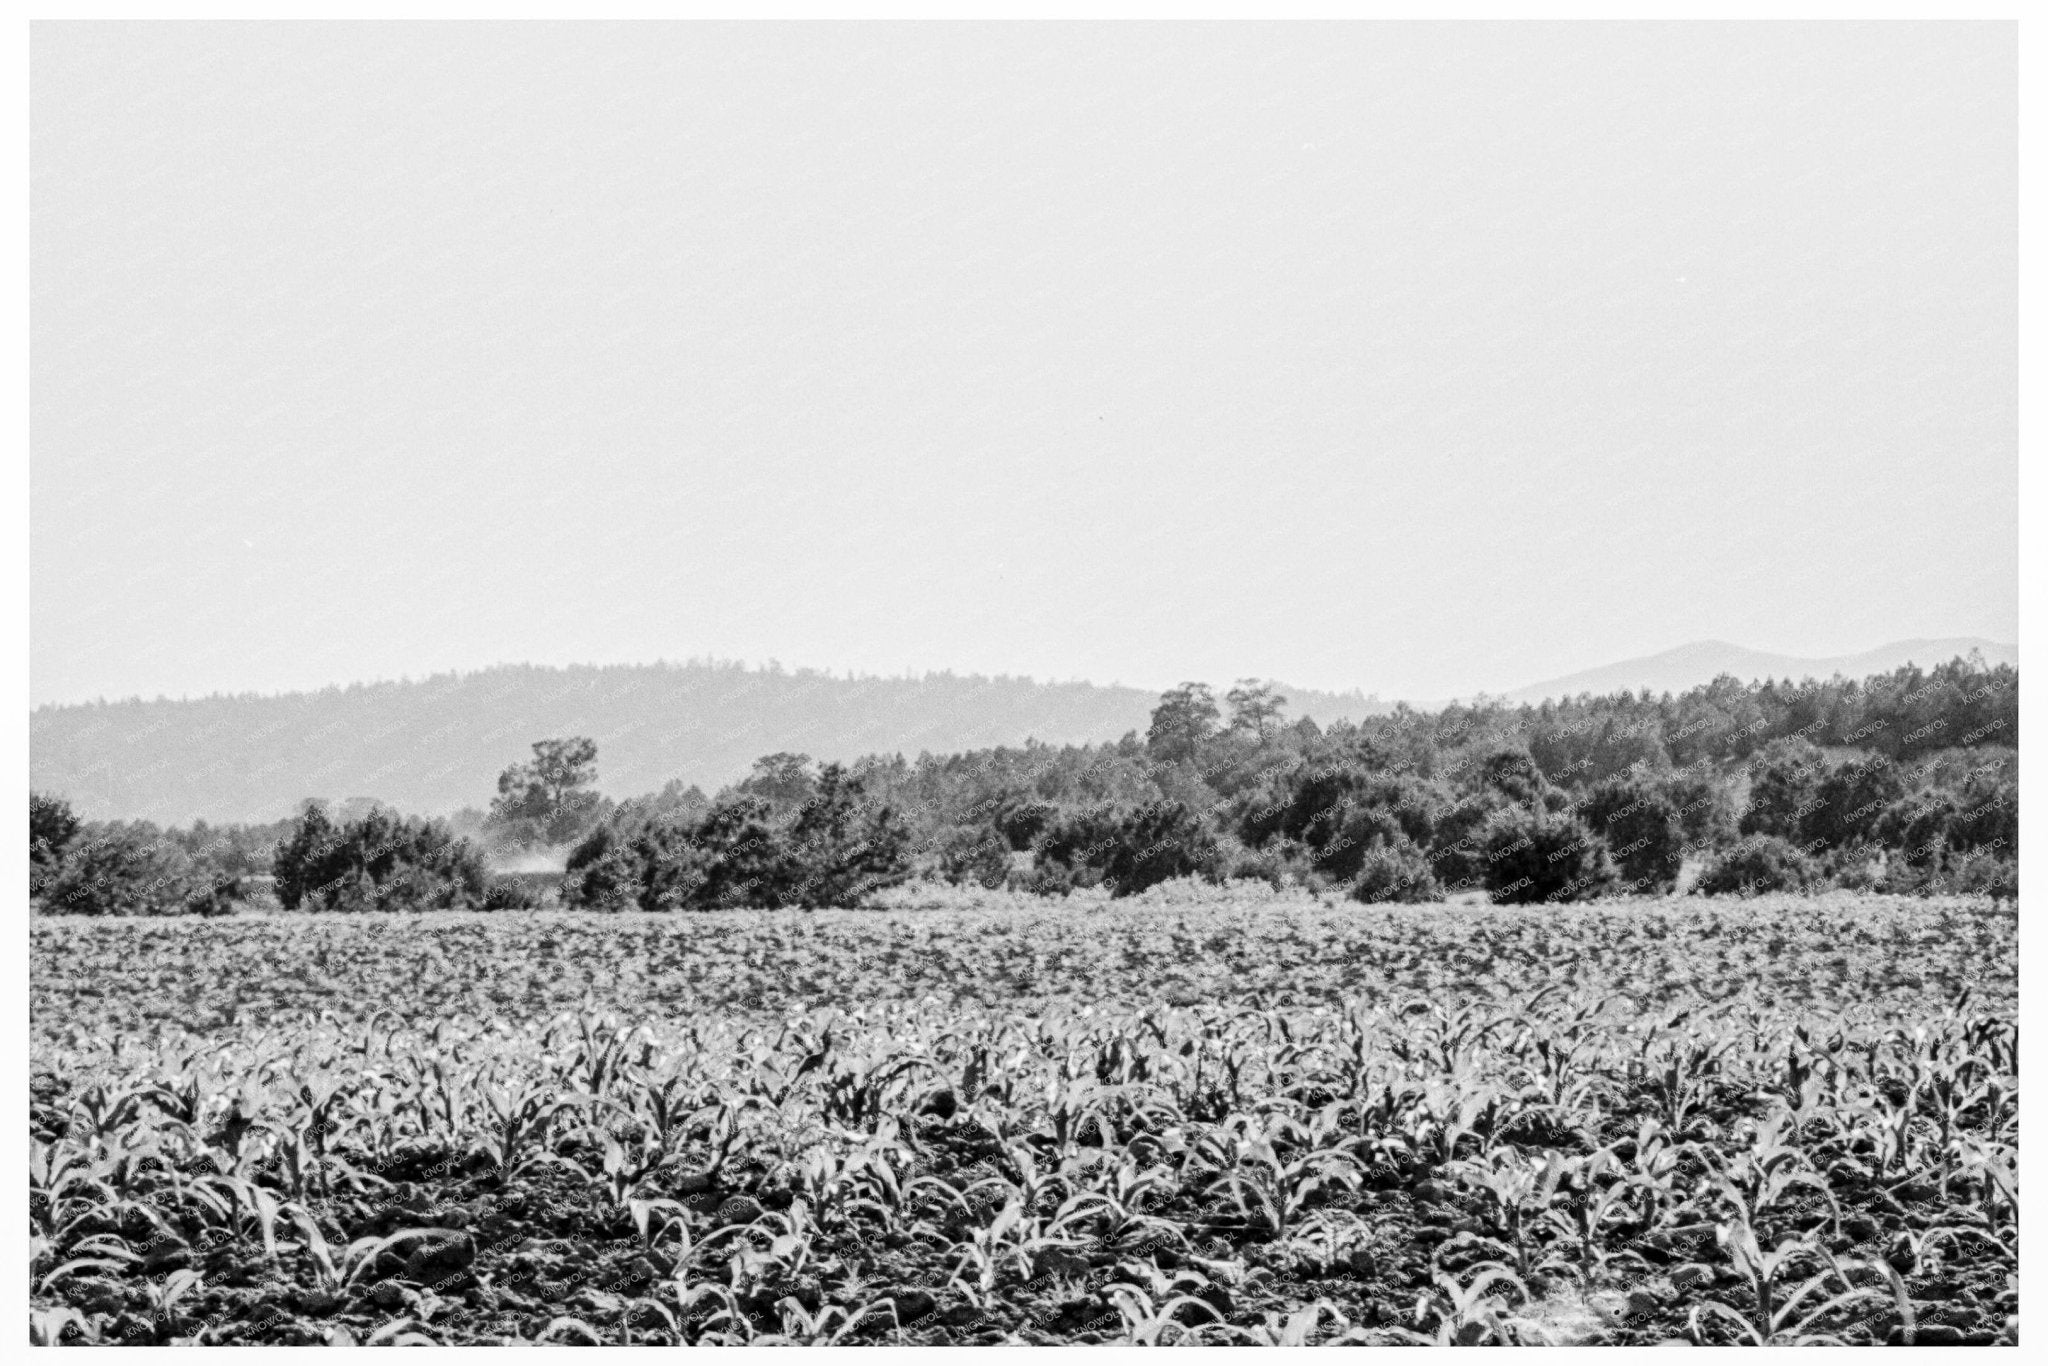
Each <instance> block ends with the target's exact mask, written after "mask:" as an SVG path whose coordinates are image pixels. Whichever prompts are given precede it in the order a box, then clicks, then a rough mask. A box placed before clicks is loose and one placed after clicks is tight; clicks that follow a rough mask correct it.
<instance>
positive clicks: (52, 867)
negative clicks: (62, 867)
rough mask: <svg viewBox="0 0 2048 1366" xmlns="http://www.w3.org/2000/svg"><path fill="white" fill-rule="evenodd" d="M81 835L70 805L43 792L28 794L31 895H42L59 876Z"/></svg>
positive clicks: (29, 884)
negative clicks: (66, 854) (72, 846)
mask: <svg viewBox="0 0 2048 1366" xmlns="http://www.w3.org/2000/svg"><path fill="white" fill-rule="evenodd" d="M77 835H78V817H77V816H76V815H75V814H74V813H73V812H72V810H71V803H69V802H67V801H65V800H64V799H63V798H62V797H52V796H46V795H44V794H43V793H41V792H31V793H29V794H28V891H29V895H30V896H39V895H41V894H42V889H43V884H44V883H45V882H47V881H48V880H49V879H50V878H51V877H52V876H54V875H55V874H56V871H57V867H58V865H59V864H61V863H62V862H63V861H64V851H65V849H66V848H68V847H69V846H70V844H71V841H72V840H73V839H74V838H76V837H77Z"/></svg>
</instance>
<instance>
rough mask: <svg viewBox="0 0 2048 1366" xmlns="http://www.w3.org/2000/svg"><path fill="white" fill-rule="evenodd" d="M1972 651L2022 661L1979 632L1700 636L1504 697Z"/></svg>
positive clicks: (1888, 667) (1816, 673) (1861, 668)
mask: <svg viewBox="0 0 2048 1366" xmlns="http://www.w3.org/2000/svg"><path fill="white" fill-rule="evenodd" d="M1972 650H1978V651H1981V652H1982V653H1983V655H1984V662H1985V663H1986V664H1993V665H1996V664H2011V665H2014V666H2017V665H2018V664H2019V662H2020V652H2019V647H2018V646H2017V645H2004V644H2000V643H1999V642H1997V641H1994V640H1983V639H1980V638H1977V637H1974V636H1964V637H1956V638H1952V639H1947V640H1898V641H1893V642H1892V643H1891V644H1889V645H1880V646H1878V647H1877V648H1876V649H1874V650H1865V651H1864V652H1863V653H1861V654H1854V655H1836V656H1833V657H1831V658H1822V659H1805V658H1800V657H1798V656H1795V655H1776V654H1767V653H1765V652H1764V651H1762V650H1747V649H1744V648H1743V647H1742V646H1740V645H1730V644H1729V643H1728V642H1727V641H1724V640H1697V641H1694V642H1693V643H1692V644H1690V645H1681V646H1679V647H1678V648H1677V649H1675V650H1666V651H1664V652H1663V653H1662V654H1654V655H1645V656H1643V657H1642V658H1640V659H1625V660H1623V661H1621V662H1620V663H1618V664H1607V665H1603V666H1602V667H1600V668H1597V669H1587V670H1584V671H1583V672H1580V673H1575V674H1567V675H1565V676H1564V677H1563V678H1553V679H1550V680H1549V681H1547V682H1543V683H1532V684H1530V685H1529V686H1528V687H1526V688H1517V689H1516V690H1515V691H1513V692H1511V693H1507V694H1506V695H1505V698H1506V700H1507V701H1509V702H1541V701H1543V700H1544V699H1545V698H1553V697H1577V696H1578V695H1579V694H1581V693H1592V694H1593V695H1594V696H1596V697H1598V696H1604V695H1605V694H1608V693H1615V692H1638V691H1640V690H1642V689H1644V688H1648V689H1649V690H1650V691H1651V692H1652V693H1666V692H1672V693H1677V692H1684V691H1685V690H1686V689H1687V688H1694V687H1698V686H1699V685H1700V684H1702V683H1711V682H1712V681H1713V680H1714V679H1716V678H1718V677H1720V676H1721V675H1722V674H1730V675H1733V676H1734V677H1736V678H1739V679H1741V680H1742V681H1743V682H1745V683H1748V682H1761V681H1762V680H1765V679H1770V678H1779V679H1787V678H1789V679H1793V680H1799V679H1806V678H1823V679H1824V678H1833V677H1834V676H1835V675H1836V674H1840V675H1841V676H1842V677H1844V678H1867V677H1869V676H1870V675H1871V674H1881V673H1890V672H1891V671H1892V670H1894V669H1898V668H1903V667H1904V666H1905V665H1907V664H1918V665H1919V666H1920V667H1921V668H1923V669H1929V668H1933V667H1934V666H1935V665H1936V664H1944V663H1947V662H1948V661H1949V660H1951V659H1954V658H1956V657H1957V656H1959V655H1960V656H1964V657H1967V656H1968V655H1969V653H1970V651H1972Z"/></svg>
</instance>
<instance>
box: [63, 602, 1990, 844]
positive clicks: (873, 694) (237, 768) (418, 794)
mask: <svg viewBox="0 0 2048 1366" xmlns="http://www.w3.org/2000/svg"><path fill="white" fill-rule="evenodd" d="M1973 648H1974V649H1979V650H1981V651H1982V652H1983V654H1984V657H1985V659H1986V661H1987V662H1990V663H1994V664H1995V663H2001V662H2003V663H2017V662H2018V652H2017V650H2016V649H2015V648H2014V647H2013V646H2010V645H2000V644H1998V643H1996V642H1992V641H1985V640H1975V639H1957V640H1939V641H1902V642H1898V643H1896V644H1892V645H1887V646H1883V647H1881V648H1879V649H1876V650H1871V651H1867V652H1865V653H1863V654H1860V655H1851V656H1844V657H1841V658H1838V659H1794V658H1790V657H1787V656H1782V655H1771V654H1764V653H1761V652H1758V651H1753V650H1744V649H1741V648H1740V647H1737V646H1733V645H1728V644H1724V643H1722V642H1718V641H1705V642H1700V643H1698V644H1694V645H1687V646H1683V647H1681V648H1679V649H1676V650H1671V651H1667V652H1665V653H1663V654H1659V655H1651V656H1648V657H1646V658H1643V659H1636V660H1628V661H1624V662H1622V663H1619V664H1612V665H1608V666H1606V667H1604V668H1600V669H1594V670H1589V671H1587V672H1584V673H1579V674H1573V675H1570V676H1568V677H1565V678H1561V679H1556V680H1553V681H1552V682H1549V683H1540V684H1536V685H1533V686H1531V687H1528V688H1524V689H1521V690H1519V691H1518V692H1515V693H1512V694H1509V695H1508V700H1510V701H1517V702H1519V701H1536V700H1541V699H1542V698H1544V697H1559V696H1573V695H1576V694H1578V693H1581V692H1594V693H1604V692H1614V691H1621V690H1635V689H1638V688H1643V687H1648V688H1650V689H1652V690H1653V691H1657V692H1663V691H1671V692H1679V691H1683V690H1684V689H1686V688H1688V687H1693V686H1696V685H1698V684H1701V683H1705V682H1708V681H1710V680H1711V679H1713V678H1714V677H1715V676H1717V675H1718V674H1721V673H1730V674H1734V675H1735V676H1736V677H1738V678H1744V679H1751V678H1765V677H1778V678H1805V677H1809V676H1810V677H1817V678H1826V677H1830V676H1832V675H1833V674H1835V673H1838V672H1839V673H1841V674H1844V675H1846V676H1850V677H1862V676H1865V675H1868V674H1872V673H1881V672H1885V671H1888V670H1890V669H1893V668H1896V667H1898V666H1899V665H1900V664H1902V663H1904V662H1906V661H1907V660H1914V661H1917V662H1919V663H1920V664H1922V665H1923V666H1929V665H1933V664H1936V663H1939V662H1941V661H1943V660H1947V659H1949V658H1952V657H1954V656H1956V655H1959V654H1968V653H1969V651H1970V650H1971V649H1973ZM1280 688H1281V691H1282V692H1283V693H1285V694H1286V696H1287V698H1288V706H1287V715H1288V716H1289V717H1300V716H1309V717H1312V718H1314V719H1315V720H1316V721H1317V722H1318V723H1319V724H1323V725H1327V724H1329V723H1331V722H1333V721H1337V720H1344V719H1348V720H1358V719H1362V718H1364V717H1366V716H1371V715H1375V714H1378V713H1382V712H1385V711H1386V710H1388V704H1384V703H1382V702H1381V701H1380V700H1379V699H1378V698H1377V697H1372V696H1366V695H1363V694H1360V693H1358V692H1355V691H1354V692H1351V693H1342V694H1338V693H1324V692H1316V691H1313V690H1310V689H1301V688H1293V687H1288V686H1286V685H1285V684H1284V683H1283V684H1281V685H1280ZM1223 691H1224V688H1223V687H1221V686H1219V687H1218V688H1217V693H1218V695H1219V697H1220V696H1221V694H1222V692H1223ZM1157 702H1158V694H1157V693H1156V692H1152V691H1149V690H1146V689H1141V688H1132V687H1121V686H1115V685H1112V686H1107V687H1104V686H1097V685H1095V684H1090V683H1079V682H1070V683H1051V682H1044V683H1041V682H1037V681H1035V680H1032V679H1029V678H1015V677H998V678H986V677H980V676H973V675H956V674H950V673H929V674H925V675H924V676H922V677H920V678H910V677H903V678H876V677H864V678H863V677H851V676H845V677H842V676H837V675H834V674H831V673H827V672H821V671H817V670H810V669H799V670H795V671H785V670H782V669H781V668H779V667H777V666H771V667H768V668H746V667H743V666H741V665H738V664H729V663H718V662H692V663H689V664H666V663H657V664H646V665H614V666H604V667H600V666H593V665H581V666H572V667H569V668H547V667H539V666H532V665H506V666H500V667H498V668H492V669H485V670H482V671H479V672H475V673H467V674H442V675H436V676H434V677H431V678H426V679H421V680H411V681H401V682H385V683H372V684H354V685H351V686H348V687H333V688H326V689H323V690H321V691H319V692H312V693H287V694H282V695H278V696H257V695H236V696H213V697H204V698H196V699H176V700H174V699H168V698H159V699H157V700H155V701H142V700H140V699H131V700H128V701H122V702H111V703H106V702H97V703H87V704H80V705H66V706H45V707H40V708H37V709H36V710H35V711H33V712H31V713H30V715H29V781H30V785H31V786H32V787H33V788H34V789H35V790H37V791H41V792H54V793H58V794H61V795H62V796H64V797H66V798H67V799H69V800H70V802H71V803H72V805H73V806H74V808H75V809H77V810H78V812H79V814H80V815H82V816H86V817H88V818H92V819H109V818H116V817H118V818H123V819H146V820H153V821H156V822H158V823H161V824H185V823H187V822H189V821H191V820H193V819H194V818H195V817H197V818H203V819H206V820H209V821H214V822H223V821H269V820H276V819H278V818H280V817H282V816H285V815H289V814H290V813H291V812H292V811H293V810H294V809H295V808H296V806H297V804H298V802H299V801H300V800H301V799H303V798H306V797H322V798H328V799H333V800H345V799H347V798H350V797H376V798H379V799H381V800H383V801H386V802H389V803H391V804H393V805H395V806H397V807H399V808H400V809H402V810H406V811H412V812H417V813H422V814H439V815H445V814H449V813H452V812H454V811H457V810H459V809H461V808H462V807H465V806H475V807H483V806H485V805H487V804H488V803H489V801H490V799H491V797H492V796H493V795H494V793H495V790H496V782H497V776H498V774H499V773H500V772H501V771H503V770H504V769H505V767H506V766H507V765H510V764H513V763H517V762H521V761H523V760H525V759H526V758H528V757H530V753H529V746H530V745H531V743H532V742H533V741H534V740H537V739H542V738H546V737H550V736H560V735H587V736H589V737H591V738H592V739H594V740H595V741H596V742H597V746H598V772H599V783H598V785H599V787H600V788H601V789H602V790H603V791H604V792H606V793H607V794H609V795H611V796H614V797H629V796H634V795H637V794H640V793H646V792H653V791H657V790H659V789H660V788H661V787H662V786H663V785H665V784H666V783H668V782H669V781H670V780H671V779H681V780H682V781H683V782H685V783H695V784H697V785H698V786H700V787H702V788H703V789H704V790H705V791H706V792H711V791H715V790H716V789H717V788H719V787H720V786H722V785H724V784H725V783H727V782H730V781H732V780H733V779H736V778H739V777H741V776H743V775H745V773H746V772H747V771H748V769H749V768H750V767H751V765H752V763H753V761H754V760H755V759H757V758H759V757H760V756H761V755H764V754H771V753H774V752H776V751H779V750H789V751H796V752H801V753H805V754H809V755H811V756H812V757H813V758H816V759H821V760H825V759H840V760H848V759H854V758H858V757H859V756H861V755H863V754H876V753H881V754H890V753H900V754H903V755H904V756H905V757H907V758H915V757H916V756H917V755H918V754H919V753H920V752H924V751H929V752H931V753H934V754H946V753H953V752H958V751H961V750H969V749H977V748H983V747H988V746H994V745H1018V744H1022V743H1023V742H1024V741H1025V740H1027V739H1035V740H1038V741H1041V742H1044V743H1047V744H1081V743H1087V742H1091V741H1110V740H1115V739H1117V738H1118V737H1120V736H1122V735H1124V734H1125V733H1126V732H1129V731H1137V732H1139V733H1140V734H1143V732H1144V731H1145V729H1146V727H1147V725H1148V723H1149V721H1150V716H1151V711H1152V708H1153V707H1154V706H1155V705H1156V704H1157ZM1431 706H1434V704H1431Z"/></svg>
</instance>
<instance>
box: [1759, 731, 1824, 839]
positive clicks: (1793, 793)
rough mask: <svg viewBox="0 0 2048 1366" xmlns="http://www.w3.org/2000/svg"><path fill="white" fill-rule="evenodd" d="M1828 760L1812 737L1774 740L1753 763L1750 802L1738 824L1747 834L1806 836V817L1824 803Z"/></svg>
mask: <svg viewBox="0 0 2048 1366" xmlns="http://www.w3.org/2000/svg"><path fill="white" fill-rule="evenodd" d="M1826 773H1827V760H1826V756H1824V755H1823V754H1822V753H1821V751H1820V747H1819V746H1817V745H1815V744H1813V743H1812V742H1811V741H1809V740H1804V739H1785V740H1773V741H1772V742H1771V743H1770V744H1769V745H1768V746H1766V747H1765V749H1764V751H1763V753H1762V754H1760V755H1758V756H1757V757H1756V758H1755V759H1754V760H1752V761H1751V764H1750V778H1749V805H1748V806H1747V807H1746V808H1745V809H1744V810H1743V813H1742V820H1741V822H1740V824H1739V825H1738V826H1737V829H1738V831H1739V832H1740V833H1741V834H1744V835H1774V836H1776V837H1777V838H1779V839H1782V840H1787V841H1798V840H1801V839H1803V838H1804V835H1803V833H1802V832H1803V831H1804V829H1805V822H1806V817H1807V816H1808V814H1809V813H1811V812H1812V811H1814V810H1816V809H1817V808H1818V806H1819V804H1820V784H1821V779H1822V778H1823V777H1824V776H1826Z"/></svg>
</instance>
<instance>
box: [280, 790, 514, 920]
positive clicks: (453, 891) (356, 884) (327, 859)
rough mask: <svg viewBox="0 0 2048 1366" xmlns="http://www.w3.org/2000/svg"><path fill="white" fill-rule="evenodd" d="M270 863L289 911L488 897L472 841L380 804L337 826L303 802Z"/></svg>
mask: <svg viewBox="0 0 2048 1366" xmlns="http://www.w3.org/2000/svg"><path fill="white" fill-rule="evenodd" d="M272 867H273V868H274V870H275V872H276V876H277V884H276V886H277V899H278V903H279V904H280V905H282V906H283V907H284V908H285V909H286V910H297V909H299V908H300V907H304V908H305V909H307V910H315V911H347V912H364V911H420V910H463V909H474V908H477V907H480V906H482V905H483V904H484V900H485V886H486V874H485V871H484V862H483V856H482V854H481V853H480V852H479V851H478V849H477V848H476V846H475V845H473V844H471V843H469V841H467V840H463V839H458V838H456V837H455V836H454V835H452V834H451V833H449V830H448V828H447V826H445V825H444V824H442V823H441V822H439V821H428V820H420V819H418V818H416V817H411V816H401V815H398V814H396V813H395V812H390V811H385V810H381V809H380V810H374V811H371V812H369V813H368V814H367V815H364V816H361V817H358V818H356V819H353V820H347V821H342V822H340V823H339V824H337V823H335V822H334V821H333V820H331V819H330V818H329V817H328V814H327V811H326V809H325V808H324V807H322V806H320V805H319V804H318V803H308V804H307V806H306V809H305V810H304V811H303V812H302V813H301V814H300V816H299V820H298V823H297V825H296V826H295V827H294V828H293V830H292V832H291V834H290V835H289V836H288V837H287V838H286V839H284V840H283V841H282V842H280V843H279V844H278V846H277V852H276V854H275V855H274V857H273V859H272Z"/></svg>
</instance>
